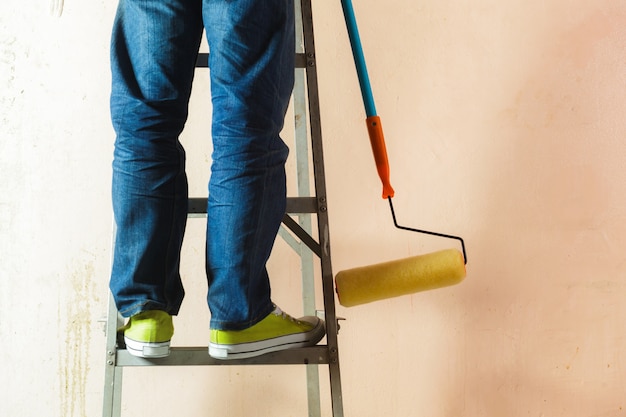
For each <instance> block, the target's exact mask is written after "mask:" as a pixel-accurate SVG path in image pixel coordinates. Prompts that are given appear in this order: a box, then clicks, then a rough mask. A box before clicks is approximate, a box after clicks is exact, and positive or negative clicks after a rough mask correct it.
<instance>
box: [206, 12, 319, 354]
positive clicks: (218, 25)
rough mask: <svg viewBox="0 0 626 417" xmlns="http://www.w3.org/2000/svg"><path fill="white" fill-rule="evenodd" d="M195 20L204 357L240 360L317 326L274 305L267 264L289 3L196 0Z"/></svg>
mask: <svg viewBox="0 0 626 417" xmlns="http://www.w3.org/2000/svg"><path fill="white" fill-rule="evenodd" d="M203 16H204V20H205V26H206V31H207V38H208V42H209V49H210V61H209V67H210V71H211V92H212V99H213V109H214V110H213V135H212V136H213V144H214V152H213V165H212V172H211V180H210V184H209V201H208V228H207V276H208V280H209V294H208V304H209V307H210V309H211V342H210V344H209V354H210V355H211V356H213V357H215V358H219V359H240V358H246V357H252V356H257V355H260V354H263V353H266V352H272V351H276V350H281V349H286V348H292V347H301V346H309V345H313V344H315V343H317V342H318V341H319V340H320V339H321V338H322V337H323V336H324V323H323V322H322V321H321V320H319V319H318V318H316V317H304V318H301V319H300V320H296V319H293V318H292V317H290V316H289V315H287V314H285V313H283V312H282V311H281V310H280V309H279V308H277V307H276V306H275V305H274V304H273V303H272V300H271V294H270V284H269V278H268V274H267V270H266V262H267V260H268V258H269V256H270V252H271V250H272V246H273V244H274V240H275V238H276V234H277V232H278V228H279V226H280V222H281V219H282V217H283V215H284V214H285V205H286V180H285V161H286V159H287V155H288V148H287V146H286V145H285V144H284V143H283V141H282V140H281V139H280V137H279V133H280V131H281V130H282V127H283V122H284V117H285V112H286V111H287V106H288V104H289V100H290V97H291V92H292V88H293V82H294V55H295V44H294V4H293V1H292V0H263V1H258V0H234V1H223V0H204V9H203Z"/></svg>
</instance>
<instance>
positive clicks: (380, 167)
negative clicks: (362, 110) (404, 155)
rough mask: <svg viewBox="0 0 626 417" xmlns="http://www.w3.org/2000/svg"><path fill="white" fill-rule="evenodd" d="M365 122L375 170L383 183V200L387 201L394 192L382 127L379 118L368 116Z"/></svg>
mask: <svg viewBox="0 0 626 417" xmlns="http://www.w3.org/2000/svg"><path fill="white" fill-rule="evenodd" d="M365 121H366V123H367V132H368V133H369V136H370V143H371V144H372V152H373V153H374V161H375V162H376V170H377V171H378V176H379V177H380V180H381V181H382V183H383V198H384V199H387V198H390V197H393V196H394V191H393V187H392V186H391V183H390V182H389V159H388V158H387V147H386V146H385V135H384V133H383V126H382V123H381V121H380V117H379V116H370V117H368V118H367V119H366V120H365Z"/></svg>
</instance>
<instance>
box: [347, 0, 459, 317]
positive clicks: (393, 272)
mask: <svg viewBox="0 0 626 417" xmlns="http://www.w3.org/2000/svg"><path fill="white" fill-rule="evenodd" d="M341 5H342V8H343V14H344V17H345V21H346V27H347V29H348V36H349V38H350V45H351V47H352V55H353V57H354V63H355V65H356V70H357V76H358V79H359V85H360V87H361V94H362V96H363V104H364V106H365V113H366V116H367V118H366V124H367V131H368V134H369V138H370V144H371V146H372V152H373V154H374V161H375V163H376V170H377V171H378V176H379V177H380V180H381V182H382V185H383V193H382V197H383V199H387V200H388V201H389V208H390V210H391V215H392V218H393V223H394V226H395V227H396V228H398V229H401V230H407V231H411V232H417V233H425V234H429V235H434V236H439V237H444V238H450V239H456V240H459V241H460V243H461V248H462V253H461V252H460V251H459V250H457V249H446V250H441V251H438V252H433V253H429V254H425V255H419V256H413V257H410V258H405V259H400V260H395V261H390V262H384V263H380V264H376V265H370V266H364V267H358V268H353V269H348V270H344V271H340V272H339V273H337V275H336V276H335V287H336V291H337V295H338V298H339V303H340V304H341V305H343V306H344V307H352V306H356V305H360V304H365V303H370V302H373V301H378V300H384V299H387V298H392V297H398V296H402V295H407V294H413V293H416V292H419V291H426V290H432V289H437V288H442V287H446V286H450V285H455V284H458V283H459V282H461V281H462V280H463V278H465V275H466V269H465V265H466V264H467V254H466V251H465V243H464V241H463V239H462V238H460V237H458V236H452V235H447V234H443V233H437V232H430V231H427V230H420V229H414V228H410V227H406V226H400V225H399V224H398V222H397V219H396V214H395V210H394V207H393V202H392V197H393V196H394V194H395V192H394V189H393V187H392V186H391V183H390V180H389V162H388V157H387V148H386V145H385V137H384V134H383V128H382V123H381V120H380V117H379V116H378V115H377V113H376V106H375V103H374V95H373V93H372V87H371V84H370V81H369V76H368V73H367V67H366V65H365V56H364V54H363V48H362V46H361V40H360V37H359V31H358V27H357V23H356V17H355V14H354V9H353V7H352V1H351V0H341Z"/></svg>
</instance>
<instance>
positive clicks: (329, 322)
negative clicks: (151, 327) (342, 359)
mask: <svg viewBox="0 0 626 417" xmlns="http://www.w3.org/2000/svg"><path fill="white" fill-rule="evenodd" d="M301 8H302V25H303V33H304V49H305V54H306V58H307V70H306V74H307V87H308V98H309V119H310V125H311V143H312V156H313V168H314V175H315V191H316V193H315V194H316V196H317V199H318V208H319V209H318V216H317V218H318V230H319V236H320V246H321V248H322V250H321V267H322V286H323V293H324V310H325V315H326V329H327V336H326V339H327V344H328V351H329V358H330V363H329V374H330V390H331V400H332V407H333V416H334V417H343V395H342V390H341V376H340V370H339V348H338V343H337V333H338V331H339V325H338V322H337V316H336V313H335V291H334V282H333V274H332V266H331V261H330V240H329V229H328V211H327V199H326V183H325V174H324V157H323V147H322V129H321V122H320V109H319V95H318V83H317V71H316V62H315V39H314V37H313V11H312V7H311V0H301Z"/></svg>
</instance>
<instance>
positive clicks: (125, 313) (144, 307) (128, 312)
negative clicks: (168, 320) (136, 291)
mask: <svg viewBox="0 0 626 417" xmlns="http://www.w3.org/2000/svg"><path fill="white" fill-rule="evenodd" d="M151 310H160V311H165V312H166V313H167V314H169V315H170V316H176V315H177V314H178V309H172V308H168V307H167V306H164V305H163V304H161V303H157V302H154V301H143V302H141V303H137V304H134V305H132V306H130V307H128V308H126V309H124V310H120V314H121V315H122V317H125V318H129V317H132V316H136V315H137V314H139V313H143V312H144V311H151Z"/></svg>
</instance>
